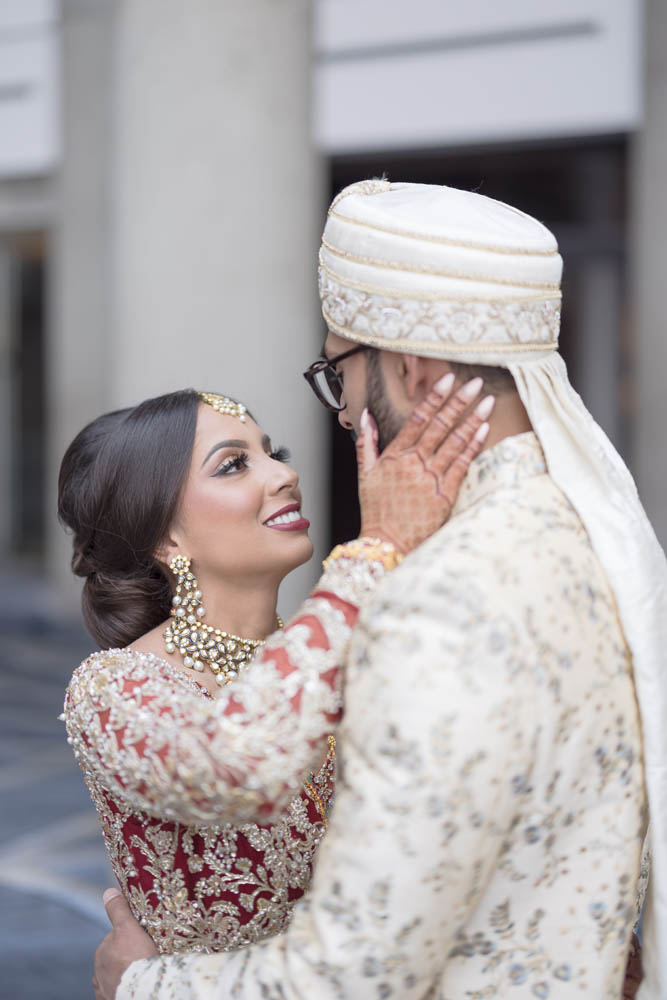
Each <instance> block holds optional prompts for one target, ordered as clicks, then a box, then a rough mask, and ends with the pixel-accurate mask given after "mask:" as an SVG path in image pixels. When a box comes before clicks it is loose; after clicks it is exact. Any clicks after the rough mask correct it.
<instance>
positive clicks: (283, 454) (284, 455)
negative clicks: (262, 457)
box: [271, 444, 292, 462]
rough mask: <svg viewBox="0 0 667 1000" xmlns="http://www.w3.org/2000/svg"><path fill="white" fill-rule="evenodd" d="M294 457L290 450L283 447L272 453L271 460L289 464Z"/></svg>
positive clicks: (275, 449)
mask: <svg viewBox="0 0 667 1000" xmlns="http://www.w3.org/2000/svg"><path fill="white" fill-rule="evenodd" d="M291 457H292V453H291V451H290V450H289V448H286V447H285V445H282V444H281V446H280V447H279V448H274V449H273V451H272V452H271V458H273V459H275V461H276V462H289V460H290V458H291Z"/></svg>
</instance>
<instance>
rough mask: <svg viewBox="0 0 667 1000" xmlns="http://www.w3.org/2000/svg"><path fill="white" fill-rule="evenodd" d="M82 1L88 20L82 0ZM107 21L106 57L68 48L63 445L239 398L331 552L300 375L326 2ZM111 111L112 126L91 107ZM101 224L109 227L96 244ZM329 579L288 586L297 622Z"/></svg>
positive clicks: (311, 328) (312, 325) (139, 12)
mask: <svg viewBox="0 0 667 1000" xmlns="http://www.w3.org/2000/svg"><path fill="white" fill-rule="evenodd" d="M67 2H69V3H70V4H73V5H74V6H73V8H72V10H76V11H77V12H80V11H81V9H82V0H67ZM91 2H92V0H91ZM83 6H84V7H85V6H87V5H86V4H84V5H83ZM92 7H93V8H95V9H96V13H97V18H96V20H97V24H98V26H99V29H100V30H101V31H102V36H100V35H99V32H98V30H97V29H95V30H93V29H92V28H91V27H90V26H89V29H88V30H93V35H94V40H93V47H92V49H91V50H90V51H89V52H88V53H84V52H81V51H77V52H76V53H69V54H68V51H67V42H66V51H65V62H66V63H67V61H68V59H69V58H72V60H73V63H72V66H70V67H69V68H68V67H67V65H66V68H65V74H66V86H65V120H66V140H65V157H66V160H65V170H64V175H65V180H64V185H63V189H64V201H63V219H64V222H63V233H64V240H63V244H62V246H61V254H60V256H61V275H60V287H61V292H60V294H61V303H60V308H59V315H60V317H61V322H60V333H59V338H58V344H57V349H58V351H59V352H60V354H59V357H58V359H56V358H55V357H54V370H55V372H56V381H57V385H58V397H57V398H58V399H64V404H63V406H64V412H63V413H61V414H60V418H59V421H58V426H59V432H58V434H59V440H60V439H62V438H63V434H62V428H64V427H67V429H68V436H71V434H72V433H73V432H74V431H76V430H77V429H78V427H79V426H81V425H82V424H83V422H84V420H85V419H88V417H89V416H92V415H94V414H97V413H100V412H102V411H103V410H104V409H109V408H112V407H116V406H122V405H128V404H131V403H134V402H138V401H139V400H141V399H143V398H145V397H147V396H151V395H155V394H158V393H162V392H167V391H170V390H173V389H176V388H182V387H185V386H193V387H196V388H202V389H209V390H216V391H219V392H223V393H226V394H228V395H231V396H236V397H238V398H240V399H241V400H243V401H244V402H246V403H247V405H248V406H249V407H250V408H251V409H252V410H253V412H254V413H255V415H256V416H257V419H258V420H259V421H260V423H261V424H262V426H263V427H264V428H265V429H266V431H267V432H268V433H269V434H270V435H271V437H272V438H273V440H274V441H275V442H279V443H284V444H287V445H288V446H289V447H290V448H291V450H292V453H293V461H294V465H295V467H296V468H297V469H298V471H299V472H300V473H301V475H302V487H303V491H304V498H305V500H304V511H305V512H307V514H308V515H309V516H310V517H311V520H312V522H313V524H314V529H315V540H316V541H317V540H321V539H324V538H326V535H327V531H326V522H327V509H326V491H325V469H326V464H327V463H326V459H325V455H324V453H323V447H324V431H325V423H324V413H323V412H322V413H320V408H319V407H318V404H317V403H316V401H315V400H314V399H312V400H311V398H310V393H309V390H308V388H307V386H306V384H305V382H304V381H303V379H302V378H301V372H302V370H303V369H304V368H305V367H306V366H307V364H308V363H309V362H310V361H311V360H312V359H313V357H314V356H315V355H316V354H317V352H318V349H319V342H320V338H321V336H322V330H321V326H320V321H319V319H318V309H317V293H316V248H317V240H318V230H319V227H320V225H321V222H322V219H321V212H320V208H321V204H320V201H321V199H320V176H319V169H318V167H319V164H318V160H317V157H316V154H315V151H314V148H313V144H312V139H311V93H312V87H311V79H310V77H311V59H312V56H311V51H312V42H311V23H310V16H311V5H310V2H309V0H281V2H280V3H277V2H276V0H225V2H224V3H221V2H220V0H188V2H187V3H183V2H182V0H115V2H114V3H113V5H110V7H109V9H110V10H112V14H110V15H109V17H108V18H107V17H106V16H105V15H104V13H102V16H100V4H98V3H95V2H92ZM105 8H106V5H105V4H102V5H101V9H102V12H103V11H104V9H105ZM77 17H78V21H77V24H76V25H75V24H74V21H75V17H74V13H72V14H71V15H70V21H71V23H70V26H69V29H68V28H67V26H66V29H65V30H66V35H67V32H68V30H69V37H70V39H71V40H72V43H74V36H75V33H76V31H79V33H80V42H79V44H83V38H82V34H83V30H84V29H83V26H82V24H83V22H82V19H81V18H82V15H80V13H79V14H77ZM84 20H85V18H84ZM109 27H111V29H112V30H108V29H109ZM104 36H105V37H104ZM98 40H99V42H100V44H101V45H102V44H106V50H105V52H104V54H102V53H99V52H98V51H97V50H96V48H95V45H96V44H97V41H98ZM97 59H99V60H100V68H99V71H98V72H97V74H96V69H95V67H94V66H93V65H92V63H93V62H94V61H95V60H97ZM110 60H111V62H110ZM84 64H85V67H86V69H85V73H84ZM109 66H110V67H111V68H110V70H109V69H108V67H109ZM75 67H76V70H75ZM75 71H76V72H80V74H81V76H80V78H79V80H78V84H77V89H83V91H84V93H83V94H82V93H74V92H73V90H74V87H75V81H74V74H75ZM86 74H87V76H88V80H89V83H88V84H86V82H85V81H84V79H83V76H84V75H86ZM106 76H108V77H109V80H110V85H109V86H108V88H107V91H106V96H105V94H101V95H100V94H99V92H98V87H99V86H101V85H102V78H103V77H106ZM68 81H69V85H68ZM91 86H92V92H91V91H90V89H88V93H86V90H87V88H90V87H91ZM98 98H99V99H100V100H101V102H102V121H101V124H99V125H98V123H94V122H92V121H90V120H89V119H88V118H87V117H86V110H85V109H86V108H87V106H88V103H89V102H90V101H93V102H95V101H97V99H98ZM107 99H108V100H109V101H110V109H111V120H110V121H109V120H108V119H107V115H106V103H105V102H106V100H107ZM82 116H83V117H82ZM73 117H74V118H78V121H72V118H73ZM68 129H69V131H68ZM84 131H85V132H86V133H87V136H88V138H87V145H88V154H87V155H86V154H85V153H84V151H83V150H82V149H80V148H79V147H78V146H77V142H78V138H79V136H80V135H82V134H83V132H84ZM92 147H95V148H92ZM68 153H69V154H70V160H69V166H68V160H67V157H68ZM77 165H78V166H77ZM77 171H80V174H78V173H77ZM77 177H79V180H80V181H81V178H82V177H83V181H84V195H85V197H84V201H86V204H84V203H83V202H81V201H80V202H79V203H78V204H73V205H71V210H72V211H73V213H74V215H73V218H72V220H68V218H67V216H66V213H67V212H68V211H69V210H70V206H69V201H68V192H70V191H72V193H74V192H73V185H74V184H75V183H76V178H77ZM94 180H95V182H96V183H97V187H96V188H95V190H93V186H92V185H93V181H94ZM89 184H90V185H91V186H90V187H89V186H88V185H89ZM107 212H108V213H109V214H108V215H107V214H106V213H107ZM103 218H104V220H107V221H108V220H109V219H110V220H111V232H110V235H108V234H107V232H106V229H105V227H106V221H105V222H103V221H102V219H103ZM86 220H87V221H86ZM93 220H97V224H98V225H99V227H100V229H101V230H105V231H100V243H99V245H98V246H93V244H92V242H91V237H92V235H93V234H92V230H93V227H94V222H93ZM75 226H78V227H79V228H78V230H77V231H75ZM107 250H108V259H105V256H104V255H105V253H106V252H107ZM87 255H88V259H87V261H84V259H83V258H84V257H86V256H87ZM77 271H79V272H80V276H79V281H78V282H77V287H75V286H74V283H73V281H74V277H75V274H76V273H77ZM102 279H104V280H102ZM91 281H92V290H91V289H90V288H88V287H87V286H88V285H90V283H91ZM78 295H80V296H83V298H82V300H80V301H77V296H78ZM75 345H77V347H78V349H79V350H80V351H81V352H83V353H82V354H80V355H79V356H78V361H77V347H75ZM75 361H77V363H76V364H75V366H74V367H73V368H70V366H72V363H73V362H75ZM68 372H69V374H68ZM82 383H85V386H84V385H82ZM79 392H83V394H84V397H85V398H78V393H79ZM75 411H76V413H75ZM84 411H86V415H85V417H83V414H84ZM75 415H76V420H75V419H74V417H75ZM318 548H319V552H318V554H319V555H320V556H321V555H322V554H323V553H322V545H321V544H320V545H319V546H318ZM316 575H317V563H316V562H313V563H311V565H310V566H309V567H308V568H304V569H302V570H300V571H297V573H296V574H294V575H293V576H292V577H290V579H289V581H288V582H286V584H285V586H284V588H283V591H282V593H281V603H280V606H281V611H283V612H284V613H290V612H291V610H293V609H294V607H295V606H296V605H297V603H298V602H299V601H300V599H301V598H302V597H303V596H304V595H305V593H306V592H307V590H308V588H309V585H310V582H311V581H312V580H314V579H315V578H316Z"/></svg>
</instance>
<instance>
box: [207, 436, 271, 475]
mask: <svg viewBox="0 0 667 1000" xmlns="http://www.w3.org/2000/svg"><path fill="white" fill-rule="evenodd" d="M249 447H250V446H249V444H248V442H247V441H243V440H241V439H240V438H229V440H227V441H218V443H217V444H214V445H213V447H212V448H211V450H210V451H209V453H208V455H207V456H206V458H205V459H204V461H203V462H202V468H203V467H204V466H205V465H206V463H207V462H208V460H209V458H210V457H211V455H214V454H215V453H216V451H220V449H221V448H249ZM262 448H263V449H264V451H270V450H271V438H270V437H269V435H268V434H265V435H264V436H263V438H262Z"/></svg>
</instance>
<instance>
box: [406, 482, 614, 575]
mask: <svg viewBox="0 0 667 1000" xmlns="http://www.w3.org/2000/svg"><path fill="white" fill-rule="evenodd" d="M564 559H565V560H568V561H570V562H571V563H572V565H573V566H574V567H577V566H578V567H580V571H581V573H582V574H583V573H586V572H590V570H591V561H595V557H594V555H593V552H592V549H591V546H590V541H589V539H588V535H587V533H586V531H585V529H584V527H583V525H582V523H581V520H580V518H579V517H578V515H577V513H576V511H575V510H574V509H573V508H572V506H571V504H570V503H569V502H568V500H567V499H566V498H565V496H564V495H563V493H562V492H561V491H560V490H559V488H558V487H557V486H556V485H555V483H554V482H553V481H552V480H551V479H550V477H549V476H548V475H541V476H535V477H533V478H531V479H529V480H528V481H527V482H525V483H523V484H522V485H521V488H520V489H511V490H504V489H500V490H494V491H492V492H490V493H488V494H486V495H485V496H483V497H481V498H480V499H479V500H478V501H477V502H476V503H474V504H472V505H471V506H469V507H467V508H465V509H464V510H462V511H459V512H455V515H454V516H453V517H452V518H451V519H450V521H448V522H447V523H446V524H445V525H444V526H443V527H442V528H441V529H440V530H439V531H437V532H436V533H435V534H434V535H432V536H431V538H429V539H428V540H427V541H426V542H425V543H424V544H423V545H422V546H420V548H419V549H417V550H416V551H415V552H413V553H412V554H411V555H410V556H409V557H408V558H407V559H406V560H405V562H404V564H403V565H402V566H401V567H400V568H399V571H397V579H396V581H395V582H396V584H397V585H398V584H399V579H398V575H400V577H402V580H401V581H400V582H401V585H402V586H403V587H405V586H408V587H410V586H412V585H413V584H414V585H415V586H418V587H419V589H422V590H423V587H424V585H426V586H429V584H433V585H437V586H440V585H442V583H443V582H444V581H446V580H449V581H451V583H452V584H453V585H454V584H456V585H458V586H461V585H468V586H470V587H471V588H474V590H476V591H477V590H478V589H479V588H480V587H482V588H483V589H485V590H487V591H488V592H495V593H497V594H502V593H503V590H504V588H505V587H506V586H507V584H508V581H510V580H511V581H512V586H513V587H518V588H519V589H522V588H523V587H534V586H537V587H538V588H542V587H547V588H548V586H549V581H550V579H551V577H552V570H553V567H554V566H555V565H556V564H558V563H560V562H562V561H563V560H564ZM494 584H497V586H492V585H494Z"/></svg>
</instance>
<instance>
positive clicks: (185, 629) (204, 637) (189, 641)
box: [163, 556, 283, 687]
mask: <svg viewBox="0 0 667 1000" xmlns="http://www.w3.org/2000/svg"><path fill="white" fill-rule="evenodd" d="M176 560H182V563H181V564H178V565H177V566H174V565H173V563H175V562H176ZM176 560H173V563H172V569H173V570H174V572H177V573H178V584H177V586H176V593H175V594H174V596H173V598H172V602H171V603H172V608H171V617H172V621H170V622H169V625H168V626H167V628H166V630H165V632H164V633H163V635H164V641H165V649H166V650H167V652H168V653H175V652H176V650H178V651H179V653H180V654H181V656H182V657H183V663H184V664H185V666H186V667H190V668H192V669H193V670H197V671H199V672H201V671H203V670H204V669H205V667H207V666H208V667H209V669H210V670H211V671H212V672H213V673H214V674H215V679H216V681H217V683H218V684H219V685H220V686H221V687H223V686H224V685H225V684H229V682H230V681H232V680H234V678H235V677H238V675H239V671H240V670H241V669H242V668H243V666H244V664H246V663H247V662H248V660H250V659H252V657H253V655H254V653H255V651H256V650H257V649H258V648H259V647H260V646H263V645H264V639H244V638H243V636H240V635H234V633H233V632H223V631H222V629H219V628H213V626H212V625H207V624H206V623H205V622H203V621H201V619H202V618H203V617H204V615H205V614H206V609H205V608H204V607H203V606H202V603H201V598H202V592H201V590H199V588H198V587H197V580H196V579H195V577H194V575H193V574H192V573H191V572H190V566H189V563H190V560H189V559H187V560H186V559H185V557H183V556H177V557H176ZM186 563H187V565H186ZM276 625H277V627H278V628H282V627H283V622H282V619H281V618H280V617H279V616H276Z"/></svg>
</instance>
